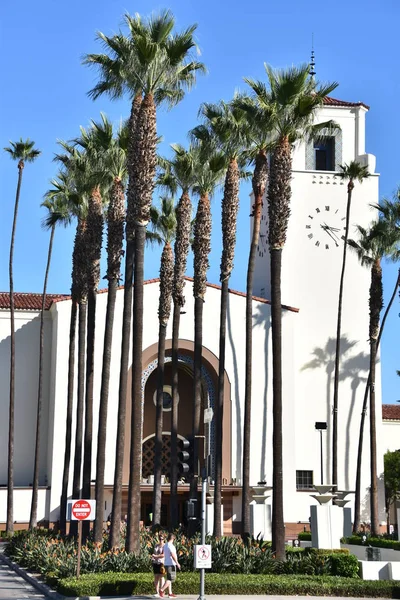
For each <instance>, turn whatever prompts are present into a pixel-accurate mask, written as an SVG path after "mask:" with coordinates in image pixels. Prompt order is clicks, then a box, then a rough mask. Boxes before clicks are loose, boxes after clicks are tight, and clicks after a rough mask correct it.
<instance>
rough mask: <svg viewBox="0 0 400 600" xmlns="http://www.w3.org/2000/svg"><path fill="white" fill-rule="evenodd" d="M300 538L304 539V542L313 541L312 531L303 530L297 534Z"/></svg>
mask: <svg viewBox="0 0 400 600" xmlns="http://www.w3.org/2000/svg"><path fill="white" fill-rule="evenodd" d="M297 539H298V540H302V541H303V542H311V531H301V532H300V533H299V535H298V536H297Z"/></svg>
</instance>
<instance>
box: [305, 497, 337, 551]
mask: <svg viewBox="0 0 400 600" xmlns="http://www.w3.org/2000/svg"><path fill="white" fill-rule="evenodd" d="M310 510H311V538H312V547H313V548H324V549H326V550H332V549H333V548H340V538H341V537H342V535H343V512H342V511H343V509H342V508H340V507H339V506H334V505H333V504H321V505H318V506H310Z"/></svg>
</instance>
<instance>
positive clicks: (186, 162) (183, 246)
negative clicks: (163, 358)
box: [157, 144, 198, 528]
mask: <svg viewBox="0 0 400 600" xmlns="http://www.w3.org/2000/svg"><path fill="white" fill-rule="evenodd" d="M171 148H172V150H173V152H174V155H173V158H172V159H169V160H166V159H160V161H159V162H160V173H159V177H158V180H157V184H158V185H159V186H161V187H164V188H165V189H167V191H168V192H169V193H171V194H175V193H176V192H177V190H178V188H179V189H180V190H181V197H180V199H179V202H178V204H177V207H176V221H177V223H176V238H175V245H174V255H175V264H174V281H173V291H172V297H173V301H174V312H173V320H172V408H171V495H170V521H171V527H172V528H176V527H178V458H177V457H178V449H177V442H178V383H179V377H178V348H179V326H180V316H181V310H182V308H183V307H184V305H185V295H184V287H185V280H184V276H185V272H186V264H187V257H188V253H189V247H190V236H191V230H192V224H191V223H192V202H191V199H190V192H191V189H192V188H193V185H194V183H195V174H196V171H197V169H198V167H197V162H196V161H197V160H198V152H197V150H195V149H194V148H193V147H191V146H190V147H189V148H188V149H187V150H186V149H185V148H184V147H183V146H181V145H179V144H172V145H171Z"/></svg>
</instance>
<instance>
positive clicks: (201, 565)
mask: <svg viewBox="0 0 400 600" xmlns="http://www.w3.org/2000/svg"><path fill="white" fill-rule="evenodd" d="M194 568H195V569H211V546H210V545H208V544H202V545H200V546H195V547H194Z"/></svg>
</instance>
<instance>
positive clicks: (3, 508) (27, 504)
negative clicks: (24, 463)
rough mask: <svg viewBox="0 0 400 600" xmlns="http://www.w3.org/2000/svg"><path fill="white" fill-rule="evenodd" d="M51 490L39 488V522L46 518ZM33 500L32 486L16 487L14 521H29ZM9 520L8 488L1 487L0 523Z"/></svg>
mask: <svg viewBox="0 0 400 600" xmlns="http://www.w3.org/2000/svg"><path fill="white" fill-rule="evenodd" d="M48 494H49V490H48V489H46V488H39V490H38V507H37V517H38V522H40V521H43V520H44V519H46V502H47V496H48ZM31 501H32V488H30V489H29V488H14V523H27V522H29V516H30V508H31ZM6 521H7V489H6V488H0V523H6Z"/></svg>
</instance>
